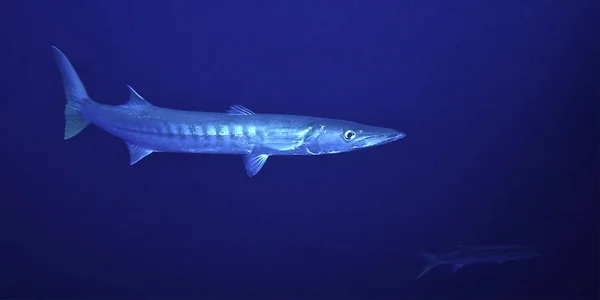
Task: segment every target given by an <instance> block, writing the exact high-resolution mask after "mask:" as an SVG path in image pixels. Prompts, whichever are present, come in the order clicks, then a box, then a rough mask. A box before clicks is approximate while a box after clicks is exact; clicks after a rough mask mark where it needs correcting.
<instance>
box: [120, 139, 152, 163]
mask: <svg viewBox="0 0 600 300" xmlns="http://www.w3.org/2000/svg"><path fill="white" fill-rule="evenodd" d="M125 144H127V149H128V150H129V165H130V166H132V165H134V164H135V163H137V162H138V161H140V160H142V158H144V157H146V156H148V155H150V154H152V152H154V151H152V150H150V149H146V148H142V147H140V146H138V145H134V144H132V143H129V142H125Z"/></svg>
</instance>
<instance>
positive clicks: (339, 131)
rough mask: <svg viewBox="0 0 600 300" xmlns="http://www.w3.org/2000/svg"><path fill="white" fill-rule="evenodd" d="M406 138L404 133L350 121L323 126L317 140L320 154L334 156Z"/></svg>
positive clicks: (327, 123) (329, 123) (317, 150)
mask: <svg viewBox="0 0 600 300" xmlns="http://www.w3.org/2000/svg"><path fill="white" fill-rule="evenodd" d="M404 137H405V134H404V133H403V132H400V131H397V130H394V129H390V128H384V127H376V126H370V125H363V124H359V123H354V122H348V121H331V122H325V123H324V124H323V125H321V131H320V134H319V135H318V137H316V138H315V140H314V141H315V142H316V145H313V146H318V148H317V149H314V150H315V151H313V152H318V154H334V153H341V152H349V151H354V150H358V149H364V148H370V147H374V146H380V145H383V144H387V143H390V142H393V141H396V140H399V139H402V138H404Z"/></svg>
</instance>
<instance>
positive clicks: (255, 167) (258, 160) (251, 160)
mask: <svg viewBox="0 0 600 300" xmlns="http://www.w3.org/2000/svg"><path fill="white" fill-rule="evenodd" d="M267 158H269V156H268V155H266V154H246V155H244V166H245V167H246V174H248V177H252V176H254V175H256V174H258V172H260V169H262V167H263V166H264V165H265V163H266V162H267Z"/></svg>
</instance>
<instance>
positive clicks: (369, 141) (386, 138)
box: [362, 131, 406, 147]
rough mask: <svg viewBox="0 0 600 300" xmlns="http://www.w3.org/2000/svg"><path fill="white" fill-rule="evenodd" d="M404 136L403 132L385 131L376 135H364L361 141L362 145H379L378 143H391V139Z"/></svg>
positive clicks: (394, 139) (395, 139)
mask: <svg viewBox="0 0 600 300" xmlns="http://www.w3.org/2000/svg"><path fill="white" fill-rule="evenodd" d="M405 136H406V134H405V133H404V132H400V131H392V132H389V133H385V134H378V135H372V136H369V137H366V138H365V139H364V140H363V141H362V143H363V145H364V147H371V146H379V145H383V144H387V143H391V142H393V141H397V140H399V139H402V138H404V137H405Z"/></svg>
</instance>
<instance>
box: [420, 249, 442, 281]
mask: <svg viewBox="0 0 600 300" xmlns="http://www.w3.org/2000/svg"><path fill="white" fill-rule="evenodd" d="M421 256H423V258H424V259H425V261H426V265H425V268H423V271H422V272H421V274H419V276H417V278H416V279H419V278H421V276H423V275H425V274H426V273H427V272H429V271H430V270H431V269H433V268H434V267H436V266H437V265H438V264H439V263H438V261H437V258H436V257H435V255H433V254H429V253H423V254H422V255H421Z"/></svg>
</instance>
